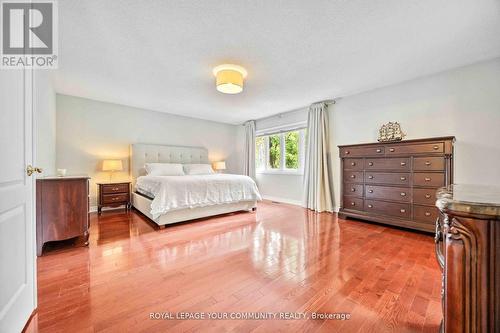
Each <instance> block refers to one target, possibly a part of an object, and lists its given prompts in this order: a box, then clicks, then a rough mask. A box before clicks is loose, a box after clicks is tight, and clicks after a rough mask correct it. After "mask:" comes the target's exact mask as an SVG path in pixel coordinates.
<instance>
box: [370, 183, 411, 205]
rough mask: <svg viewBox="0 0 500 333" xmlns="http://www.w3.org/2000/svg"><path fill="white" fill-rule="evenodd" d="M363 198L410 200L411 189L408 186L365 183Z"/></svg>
mask: <svg viewBox="0 0 500 333" xmlns="http://www.w3.org/2000/svg"><path fill="white" fill-rule="evenodd" d="M365 198H366V199H382V200H394V201H402V202H411V189H410V188H408V187H392V186H370V185H366V186H365Z"/></svg>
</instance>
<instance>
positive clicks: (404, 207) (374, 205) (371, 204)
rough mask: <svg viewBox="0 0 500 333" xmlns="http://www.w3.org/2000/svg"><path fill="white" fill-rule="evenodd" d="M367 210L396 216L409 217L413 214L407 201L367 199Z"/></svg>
mask: <svg viewBox="0 0 500 333" xmlns="http://www.w3.org/2000/svg"><path fill="white" fill-rule="evenodd" d="M365 211H366V212H368V213H374V214H380V215H388V216H396V217H399V218H402V219H408V218H410V216H411V206H410V204H406V203H397V202H385V201H377V200H365Z"/></svg>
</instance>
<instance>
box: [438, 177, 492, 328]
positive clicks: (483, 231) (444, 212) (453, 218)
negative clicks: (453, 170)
mask: <svg viewBox="0 0 500 333" xmlns="http://www.w3.org/2000/svg"><path fill="white" fill-rule="evenodd" d="M437 196H438V199H437V202H436V206H437V207H438V208H439V210H440V211H441V217H440V218H439V219H438V220H437V221H436V238H435V239H436V255H437V258H438V263H439V265H440V266H441V269H442V271H443V283H442V286H443V287H442V288H443V289H442V291H441V295H442V296H443V321H442V324H441V331H442V332H450V333H456V332H500V188H493V187H487V186H473V185H452V186H449V187H447V188H443V189H442V190H440V191H438V194H437Z"/></svg>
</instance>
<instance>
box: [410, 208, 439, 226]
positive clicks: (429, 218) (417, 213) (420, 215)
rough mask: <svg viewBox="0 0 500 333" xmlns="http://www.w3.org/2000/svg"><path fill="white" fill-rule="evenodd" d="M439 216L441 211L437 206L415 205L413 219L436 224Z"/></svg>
mask: <svg viewBox="0 0 500 333" xmlns="http://www.w3.org/2000/svg"><path fill="white" fill-rule="evenodd" d="M438 216H439V211H438V209H437V208H436V207H427V206H419V205H414V206H413V220H415V221H419V222H425V223H429V224H434V223H435V222H436V219H437V218H438Z"/></svg>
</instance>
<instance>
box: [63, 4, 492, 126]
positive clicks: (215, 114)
mask: <svg viewBox="0 0 500 333" xmlns="http://www.w3.org/2000/svg"><path fill="white" fill-rule="evenodd" d="M59 44H60V46H59V70H57V71H56V73H55V84H56V91H57V92H59V93H62V94H68V95H74V96H80V97H86V98H91V99H95V100H100V101H107V102H114V103H119V104H125V105H130V106H136V107H140V108H145V109H151V110H157V111H163V112H168V113H174V114H179V115H184V116H189V117H196V118H202V119H210V120H214V121H221V122H228V123H239V122H242V121H245V120H248V119H257V118H261V117H265V116H269V115H272V114H276V113H280V112H284V111H288V110H292V109H296V108H299V107H303V106H306V105H308V104H310V103H312V102H315V101H319V100H323V99H331V98H333V97H339V96H346V95H349V94H353V93H356V92H360V91H364V90H369V89H373V88H376V87H381V86H385V85H389V84H393V83H397V82H401V81H405V80H409V79H412V78H415V77H420V76H424V75H427V74H431V73H436V72H439V71H443V70H446V69H449V68H454V67H459V66H463V65H466V64H471V63H474V62H478V61H481V60H486V59H490V58H494V57H497V56H500V1H498V0H440V1H436V0H406V1H402V0H379V1H371V0H364V1H363V0H349V1H347V0H330V1H325V0H310V1H307V0H302V1H300V0H281V1H269V0H267V1H266V0H251V1H249V0H246V1H245V0H217V1H207V0H182V1H173V0H168V1H167V0H150V1H138V0H120V1H118V0H114V1H110V0H106V1H104V0H64V1H59ZM226 62H230V63H235V64H239V65H242V66H244V67H246V69H247V70H248V72H249V75H248V77H247V80H246V84H245V90H244V91H243V93H241V94H238V95H224V94H221V93H219V92H217V91H216V89H215V87H214V77H213V74H212V68H213V67H215V66H216V65H219V64H222V63H226Z"/></svg>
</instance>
